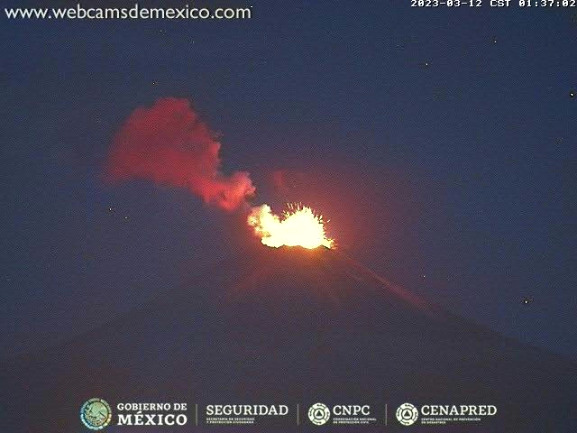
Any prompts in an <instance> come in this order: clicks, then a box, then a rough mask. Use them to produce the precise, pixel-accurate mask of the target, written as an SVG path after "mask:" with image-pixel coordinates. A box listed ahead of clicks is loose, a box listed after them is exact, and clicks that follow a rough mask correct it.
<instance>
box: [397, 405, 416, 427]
mask: <svg viewBox="0 0 577 433" xmlns="http://www.w3.org/2000/svg"><path fill="white" fill-rule="evenodd" d="M395 415H396V416H397V420H398V421H399V422H400V423H401V424H403V425H413V424H414V423H415V422H417V419H418V418H419V411H418V410H417V408H416V407H415V406H413V405H412V404H411V403H403V404H402V405H400V406H399V408H398V409H397V412H396V414H395Z"/></svg>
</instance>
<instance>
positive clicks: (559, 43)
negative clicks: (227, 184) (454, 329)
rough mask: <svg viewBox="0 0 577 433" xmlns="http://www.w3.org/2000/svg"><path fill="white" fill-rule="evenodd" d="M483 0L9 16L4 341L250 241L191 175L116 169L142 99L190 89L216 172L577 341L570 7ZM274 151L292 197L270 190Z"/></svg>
mask: <svg viewBox="0 0 577 433" xmlns="http://www.w3.org/2000/svg"><path fill="white" fill-rule="evenodd" d="M60 3H61V4H62V3H66V2H60ZM486 3H487V5H485V6H484V7H483V8H481V9H475V10H469V9H466V10H464V9H460V10H448V9H444V8H440V9H437V10H417V9H414V8H411V7H410V6H409V2H408V1H406V2H401V1H376V2H362V4H358V2H339V1H332V2H328V1H314V2H312V1H311V2H307V3H303V2H298V1H297V2H271V1H258V0H255V1H250V2H249V3H248V4H250V5H252V6H253V14H254V17H253V19H251V20H245V21H234V22H233V21H227V22H215V21H206V22H199V21H154V22H151V21H149V22H144V21H138V22H134V21H133V22H119V21H116V22H95V21H91V22H88V21H76V22H73V21H66V22H64V21H58V22H57V21H50V22H48V21H45V22H40V21H35V22H33V21H8V20H7V19H6V18H4V16H2V18H1V19H0V46H1V53H2V62H0V86H1V88H2V92H1V93H0V98H1V99H0V110H1V112H0V119H1V121H0V125H1V127H0V136H1V138H2V159H1V164H2V183H1V194H2V204H3V210H2V213H1V214H0V215H1V217H0V218H1V222H2V227H3V230H2V243H3V246H4V248H3V249H2V257H1V261H0V276H1V284H2V289H1V291H0V296H1V298H0V299H1V301H0V325H1V326H2V328H3V329H4V332H3V333H2V339H1V340H0V343H1V345H0V346H1V347H2V349H1V351H0V355H3V356H5V355H10V354H13V353H16V352H18V351H20V350H26V349H32V348H34V347H37V346H39V345H46V344H54V343H56V342H58V341H62V340H63V339H66V338H69V337H70V336H72V335H75V334H76V333H78V332H81V331H83V330H86V329H90V328H92V327H94V326H96V325H97V324H99V323H102V322H104V321H106V320H108V319H109V318H111V317H113V316H115V315H117V314H121V313H123V312H126V311H128V310H130V309H133V308H135V307H137V306H138V305H140V304H142V303H143V302H145V301H146V300H147V299H149V298H150V297H151V296H154V295H155V294H156V293H158V292H160V291H162V290H166V289H167V288H170V287H175V286H177V285H178V284H179V282H180V281H182V280H184V279H185V278H186V276H187V275H190V273H193V272H194V271H195V270H196V269H198V268H200V267H201V266H202V264H204V263H209V262H211V261H213V260H216V259H218V258H219V257H221V256H223V255H224V254H226V253H227V251H228V250H229V249H230V247H231V245H234V244H235V243H237V242H239V239H238V238H239V236H238V235H235V234H234V233H235V231H236V229H235V226H234V218H230V217H229V216H226V215H222V214H220V213H219V211H217V210H214V209H209V208H207V207H206V206H204V205H203V204H202V203H201V202H200V200H198V199H197V198H195V197H193V196H191V195H189V194H188V193H186V192H185V191H178V190H171V189H168V188H160V187H158V186H153V185H151V184H149V183H145V182H135V183H130V184H126V185H121V186H119V187H111V186H109V185H106V184H104V183H103V182H102V180H101V173H102V166H103V162H104V160H105V157H106V153H107V150H108V148H109V146H110V142H111V140H112V137H113V136H114V133H115V131H117V130H118V128H119V127H120V125H121V124H122V122H123V120H124V119H126V117H127V116H128V115H129V114H130V113H131V111H132V110H133V109H134V108H136V107H137V106H139V105H143V104H146V105H149V104H151V103H152V102H153V101H154V100H156V99H157V98H160V97H166V96H176V97H186V98H189V99H191V100H192V101H193V104H194V105H195V107H196V108H197V109H198V110H199V111H200V112H201V113H203V115H204V118H205V119H206V120H207V121H208V123H209V124H210V125H211V126H212V127H213V128H214V129H215V130H218V131H221V132H222V134H223V138H222V143H223V150H222V157H223V162H224V166H223V169H224V171H226V172H231V171H233V170H248V171H250V172H251V174H252V177H253V180H254V182H255V184H256V186H257V190H258V191H259V194H258V195H257V197H256V199H255V203H261V202H271V203H272V204H273V205H275V206H277V210H280V209H279V208H278V206H279V205H280V204H281V203H282V201H283V200H285V199H288V198H290V199H298V200H301V199H302V200H303V201H305V203H310V204H312V205H314V206H315V207H317V208H318V209H319V210H320V211H322V212H323V213H324V214H325V215H326V216H327V217H328V218H329V219H331V223H330V230H331V234H332V235H333V236H335V237H336V238H337V239H338V240H339V241H340V243H341V245H342V248H343V249H344V250H346V251H347V252H348V253H349V254H350V255H351V256H353V257H356V258H358V259H360V260H361V261H363V262H364V263H365V264H367V265H368V266H370V267H371V268H373V269H374V270H376V271H377V272H379V273H382V274H386V275H387V276H388V277H389V278H390V279H393V280H395V281H398V282H399V283H401V284H403V285H405V286H406V287H407V288H409V289H411V290H414V291H415V292H417V293H419V294H422V295H424V296H425V297H427V298H428V299H430V300H432V301H434V302H438V303H440V304H441V305H444V306H446V307H447V308H449V309H450V310H452V311H454V312H457V313H459V314H462V315H464V316H465V317H467V318H470V319H473V320H475V321H478V322H481V323H483V324H486V325H488V326H489V327H491V328H493V329H495V330H498V331H499V332H502V333H504V334H506V335H509V336H513V337H516V338H518V339H521V340H522V341H526V342H529V343H531V344H534V345H537V346H541V347H546V348H549V349H550V350H553V351H556V352H561V353H566V354H570V355H571V356H573V357H575V356H577V327H576V326H575V317H576V315H575V311H576V307H577V297H576V296H575V286H576V282H577V278H576V277H577V271H576V268H575V266H574V263H573V262H574V258H575V245H576V240H577V239H576V231H575V221H576V216H577V215H576V207H575V199H576V197H575V191H576V187H577V178H576V173H577V163H576V156H577V151H576V138H575V132H574V128H575V126H576V120H577V98H576V97H573V98H572V97H571V96H570V94H571V91H574V90H577V57H576V56H575V42H576V38H577V24H576V22H577V21H576V20H575V18H574V16H575V12H577V11H571V10H569V11H567V10H560V11H559V10H557V11H547V10H520V9H519V8H517V7H512V8H510V9H509V10H504V9H500V10H497V9H493V10H491V9H490V8H489V7H488V2H486ZM280 169H282V170H287V172H288V173H289V175H288V176H289V178H290V179H291V182H292V185H293V186H292V192H291V193H290V197H284V196H282V195H281V194H279V193H278V191H277V192H275V190H274V188H272V185H271V181H270V178H271V173H272V172H273V171H274V170H280ZM109 208H112V210H110V209H109ZM572 259H573V260H572ZM526 297H529V298H531V299H532V300H533V302H531V303H530V304H529V305H523V304H522V300H523V299H524V298H526Z"/></svg>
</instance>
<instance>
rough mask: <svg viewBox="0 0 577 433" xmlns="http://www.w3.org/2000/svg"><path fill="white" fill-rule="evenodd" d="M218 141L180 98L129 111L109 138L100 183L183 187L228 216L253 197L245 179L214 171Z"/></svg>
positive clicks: (237, 174)
mask: <svg viewBox="0 0 577 433" xmlns="http://www.w3.org/2000/svg"><path fill="white" fill-rule="evenodd" d="M220 146H221V144H220V142H219V141H218V136H217V134H216V133H215V132H213V131H212V130H211V129H210V128H209V127H208V125H207V124H206V123H205V122H203V121H202V119H201V118H200V116H199V114H198V113H197V112H196V111H195V110H194V109H193V107H191V105H190V103H189V101H188V100H186V99H178V98H164V99H159V100H158V101H156V103H155V104H154V105H153V106H152V107H140V108H137V109H136V110H134V112H133V113H132V114H131V115H130V117H129V118H128V119H127V120H126V122H125V123H124V125H123V126H122V127H121V129H120V131H119V132H118V133H117V135H116V137H115V138H114V141H113V144H112V148H111V151H110V154H109V156H108V161H107V166H106V179H107V180H108V181H111V182H119V181H124V180H129V179H147V180H151V181H153V182H155V183H158V184H163V185H168V186H175V187H182V188H187V189H188V190H189V191H190V192H192V193H193V194H195V195H197V196H199V197H200V198H202V200H203V201H204V202H205V203H207V204H210V205H214V206H217V207H219V208H221V209H224V210H227V211H233V210H235V209H237V208H238V207H240V206H241V205H243V204H245V203H246V200H247V198H248V197H250V196H252V195H253V194H254V192H255V187H254V185H253V184H252V181H251V179H250V175H249V173H247V172H243V171H238V172H235V173H233V174H232V175H230V176H226V175H224V174H223V173H222V172H221V171H220V166H221V160H220V157H219V151H220Z"/></svg>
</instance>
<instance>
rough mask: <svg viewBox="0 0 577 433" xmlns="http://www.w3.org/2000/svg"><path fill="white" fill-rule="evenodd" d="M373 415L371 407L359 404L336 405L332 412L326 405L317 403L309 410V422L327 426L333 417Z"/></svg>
mask: <svg viewBox="0 0 577 433" xmlns="http://www.w3.org/2000/svg"><path fill="white" fill-rule="evenodd" d="M370 414H371V407H370V406H369V405H358V404H349V405H344V404H337V405H334V406H333V408H332V411H331V410H330V409H329V407H328V406H327V405H326V404H323V403H315V404H313V405H312V406H311V407H310V408H309V410H308V417H309V420H310V421H311V422H312V423H313V424H315V425H323V424H326V423H327V422H328V421H329V419H330V418H331V415H333V416H335V417H342V416H369V415H370Z"/></svg>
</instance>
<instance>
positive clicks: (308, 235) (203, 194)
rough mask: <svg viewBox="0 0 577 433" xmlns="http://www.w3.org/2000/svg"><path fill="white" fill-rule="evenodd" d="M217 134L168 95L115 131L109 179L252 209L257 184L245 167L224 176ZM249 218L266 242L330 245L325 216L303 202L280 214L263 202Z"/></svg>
mask: <svg viewBox="0 0 577 433" xmlns="http://www.w3.org/2000/svg"><path fill="white" fill-rule="evenodd" d="M217 138H218V134H216V133H215V132H213V131H212V130H211V129H210V128H209V127H208V125H207V124H206V123H204V122H203V121H202V120H201V118H200V116H199V114H198V113H197V112H196V111H195V110H194V109H193V108H192V107H191V105H190V103H189V102H188V101H187V100H186V99H177V98H164V99H160V100H158V101H156V103H155V104H154V105H153V106H152V107H150V108H145V107H140V108H137V109H136V110H134V112H133V113H132V114H131V115H130V117H129V118H128V119H127V120H126V122H125V123H124V125H123V126H122V127H121V129H120V131H119V132H118V134H117V135H116V137H115V139H114V141H113V144H112V148H111V150H110V154H109V158H108V162H107V166H106V179H107V180H109V181H111V182H117V181H121V180H128V179H147V180H151V181H153V182H155V183H159V184H162V185H169V186H174V187H182V188H186V189H187V190H189V191H190V192H192V193H193V194H195V195H197V196H199V197H200V198H202V200H203V201H204V202H205V203H207V204H210V205H214V206H216V207H218V208H220V209H224V210H227V211H234V210H236V209H239V208H244V209H246V208H249V205H248V201H247V200H248V199H249V198H251V197H253V196H254V193H255V191H256V188H255V187H254V185H253V184H252V181H251V179H250V175H249V173H247V172H244V171H241V172H235V173H233V174H232V175H231V176H226V175H224V174H223V173H222V172H221V170H220V166H221V160H220V156H219V152H220V148H221V144H220V142H219V141H218V140H217ZM247 223H248V225H249V226H251V227H252V228H253V229H254V233H255V235H256V236H258V237H259V238H260V239H261V242H262V243H263V244H264V245H267V246H270V247H277V248H278V247H280V246H283V245H286V246H302V247H304V248H308V249H312V248H317V247H320V246H324V247H326V248H331V247H333V245H334V241H333V240H332V239H329V238H328V237H327V236H326V234H325V227H324V224H325V223H324V221H323V218H322V216H320V215H318V214H316V213H315V212H314V211H313V210H312V209H311V208H309V207H306V206H302V205H300V204H299V205H289V208H288V210H287V211H285V212H284V213H283V214H282V215H281V216H278V215H275V214H273V213H272V211H271V208H270V206H268V205H266V204H263V205H261V206H255V207H252V208H250V211H249V215H248V218H247Z"/></svg>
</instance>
